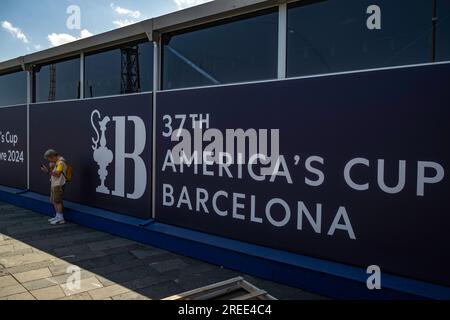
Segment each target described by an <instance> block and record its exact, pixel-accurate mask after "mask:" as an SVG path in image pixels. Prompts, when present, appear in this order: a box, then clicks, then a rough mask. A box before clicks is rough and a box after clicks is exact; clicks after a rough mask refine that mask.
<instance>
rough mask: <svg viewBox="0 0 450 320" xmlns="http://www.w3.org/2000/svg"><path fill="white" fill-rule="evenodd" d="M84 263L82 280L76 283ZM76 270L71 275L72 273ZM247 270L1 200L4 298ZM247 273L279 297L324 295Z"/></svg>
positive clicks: (98, 292) (118, 294)
mask: <svg viewBox="0 0 450 320" xmlns="http://www.w3.org/2000/svg"><path fill="white" fill-rule="evenodd" d="M71 266H76V267H78V268H80V270H81V273H80V276H81V285H80V287H79V288H78V289H77V288H73V287H72V286H71V285H70V284H71V282H69V283H68V281H67V280H68V279H69V277H70V269H69V270H68V268H69V267H71ZM68 271H69V273H68ZM239 275H242V274H240V273H238V272H235V271H232V270H228V269H224V268H221V267H219V266H214V265H211V264H207V263H204V262H201V261H198V260H194V259H191V258H188V257H184V256H181V255H177V254H173V253H170V252H167V251H164V250H160V249H157V248H154V247H150V246H146V245H142V244H139V243H136V242H133V241H129V240H126V239H122V238H118V237H115V236H112V235H109V234H107V233H103V232H99V231H96V230H92V229H88V228H84V227H81V226H79V225H75V224H70V223H69V224H66V225H63V226H56V227H54V226H50V225H49V224H48V222H47V217H45V216H42V215H39V214H36V213H33V212H31V211H28V210H24V209H20V208H17V207H14V206H11V205H8V204H4V203H0V300H9V299H19V300H25V299H33V300H34V299H38V300H54V299H83V300H91V299H94V300H104V299H107V300H110V299H113V300H121V299H140V300H142V299H161V298H164V297H167V296H170V295H174V294H177V293H181V292H184V291H187V290H192V289H195V288H198V287H202V286H205V285H209V284H212V283H216V282H219V281H223V280H227V279H230V278H233V277H236V276H239ZM244 277H245V278H246V279H247V280H248V281H250V282H252V283H253V284H255V285H256V286H259V287H261V288H263V289H265V290H266V291H267V292H269V293H270V294H272V295H273V296H275V297H276V298H278V299H319V298H320V297H318V296H316V295H313V294H310V293H307V292H304V291H301V290H298V289H295V288H290V287H286V286H283V285H279V284H276V283H273V282H269V281H264V280H261V279H258V278H254V277H251V276H246V275H244Z"/></svg>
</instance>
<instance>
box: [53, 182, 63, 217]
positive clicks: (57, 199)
mask: <svg viewBox="0 0 450 320" xmlns="http://www.w3.org/2000/svg"><path fill="white" fill-rule="evenodd" d="M63 196H64V189H63V188H62V187H56V188H54V190H53V201H54V203H55V211H56V218H55V220H53V221H52V222H51V224H60V223H64V222H65V221H64V205H63Z"/></svg>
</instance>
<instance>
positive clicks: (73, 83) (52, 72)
mask: <svg viewBox="0 0 450 320" xmlns="http://www.w3.org/2000/svg"><path fill="white" fill-rule="evenodd" d="M34 84H35V85H34V90H35V91H34V98H35V102H46V101H58V100H70V99H79V98H80V59H79V58H76V59H71V60H66V61H61V62H57V63H53V64H48V65H43V66H38V67H36V68H34Z"/></svg>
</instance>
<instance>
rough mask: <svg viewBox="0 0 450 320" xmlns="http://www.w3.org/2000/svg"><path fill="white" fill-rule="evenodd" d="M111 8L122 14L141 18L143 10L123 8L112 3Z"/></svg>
mask: <svg viewBox="0 0 450 320" xmlns="http://www.w3.org/2000/svg"><path fill="white" fill-rule="evenodd" d="M110 6H111V8H112V9H113V10H114V11H115V12H116V13H117V14H119V15H121V16H127V17H130V18H134V19H139V18H140V17H141V12H140V11H139V10H130V9H127V8H122V7H119V6H116V5H114V3H111V5H110Z"/></svg>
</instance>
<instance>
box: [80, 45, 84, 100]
mask: <svg viewBox="0 0 450 320" xmlns="http://www.w3.org/2000/svg"><path fill="white" fill-rule="evenodd" d="M80 99H84V52H82V53H81V54H80Z"/></svg>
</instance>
